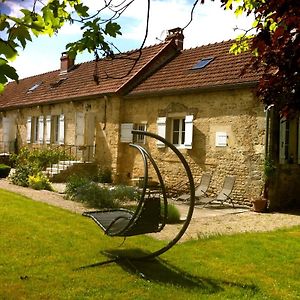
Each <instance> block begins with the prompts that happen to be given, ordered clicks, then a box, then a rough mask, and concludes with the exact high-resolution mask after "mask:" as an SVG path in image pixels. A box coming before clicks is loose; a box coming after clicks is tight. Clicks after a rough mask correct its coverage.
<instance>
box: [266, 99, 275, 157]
mask: <svg viewBox="0 0 300 300" xmlns="http://www.w3.org/2000/svg"><path fill="white" fill-rule="evenodd" d="M273 106H274V104H270V105H269V106H266V107H265V109H264V112H265V114H266V133H265V159H266V158H268V155H269V130H270V128H269V121H270V110H271V108H272V107H273Z"/></svg>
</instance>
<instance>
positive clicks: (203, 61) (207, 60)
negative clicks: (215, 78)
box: [192, 57, 214, 70]
mask: <svg viewBox="0 0 300 300" xmlns="http://www.w3.org/2000/svg"><path fill="white" fill-rule="evenodd" d="M213 59H214V58H213V57H207V58H202V59H200V60H199V61H198V62H197V63H196V64H195V65H194V66H193V67H192V70H199V69H203V68H205V67H206V66H207V65H208V64H209V63H210V62H212V61H213Z"/></svg>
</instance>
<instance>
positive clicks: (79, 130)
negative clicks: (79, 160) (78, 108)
mask: <svg viewBox="0 0 300 300" xmlns="http://www.w3.org/2000/svg"><path fill="white" fill-rule="evenodd" d="M75 144H76V146H82V145H83V144H84V113H83V112H76V128H75Z"/></svg>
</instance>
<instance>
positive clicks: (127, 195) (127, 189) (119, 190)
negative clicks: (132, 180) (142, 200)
mask: <svg viewBox="0 0 300 300" xmlns="http://www.w3.org/2000/svg"><path fill="white" fill-rule="evenodd" d="M110 193H111V194H112V197H113V198H114V199H116V200H118V201H119V202H127V201H133V200H134V201H136V200H138V199H139V193H138V192H137V190H136V189H135V188H134V187H132V186H127V185H116V186H113V187H111V188H110Z"/></svg>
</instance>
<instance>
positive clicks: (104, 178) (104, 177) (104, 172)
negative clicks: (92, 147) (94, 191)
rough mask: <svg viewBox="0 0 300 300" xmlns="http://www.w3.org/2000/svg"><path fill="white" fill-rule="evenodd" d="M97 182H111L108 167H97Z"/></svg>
mask: <svg viewBox="0 0 300 300" xmlns="http://www.w3.org/2000/svg"><path fill="white" fill-rule="evenodd" d="M97 180H98V182H101V183H112V176H111V170H110V169H108V168H102V167H100V168H99V169H98V178H97Z"/></svg>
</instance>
